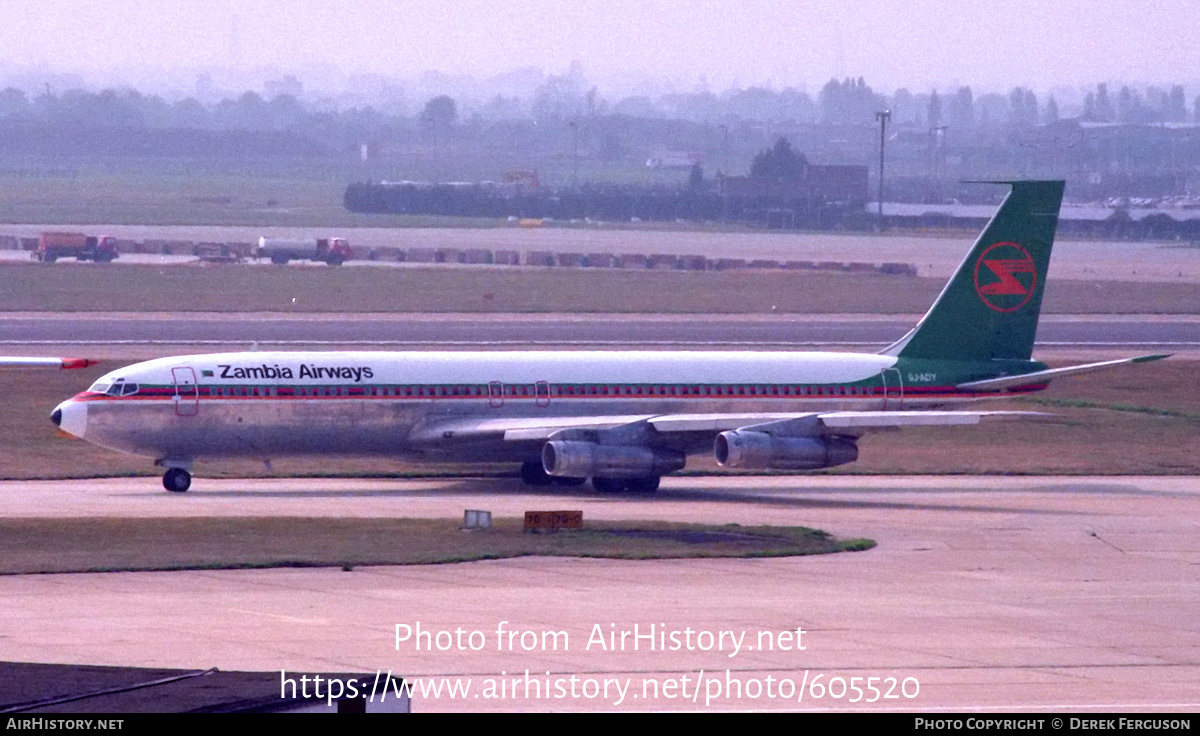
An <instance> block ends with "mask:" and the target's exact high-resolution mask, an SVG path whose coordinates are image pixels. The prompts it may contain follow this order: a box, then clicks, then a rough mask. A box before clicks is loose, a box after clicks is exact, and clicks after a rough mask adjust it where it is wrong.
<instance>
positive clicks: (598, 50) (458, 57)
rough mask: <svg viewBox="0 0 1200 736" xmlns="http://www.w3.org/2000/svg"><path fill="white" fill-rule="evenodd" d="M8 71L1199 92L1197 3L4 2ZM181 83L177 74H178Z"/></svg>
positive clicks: (2, 40) (0, 40) (0, 42)
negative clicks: (522, 75) (531, 74)
mask: <svg viewBox="0 0 1200 736" xmlns="http://www.w3.org/2000/svg"><path fill="white" fill-rule="evenodd" d="M0 11H2V15H0V18H2V19H3V22H2V23H0V49H3V52H2V61H3V63H5V64H6V65H8V66H10V67H11V66H13V65H17V66H25V65H29V66H37V65H45V66H46V67H48V70H49V71H54V72H80V73H82V74H84V75H85V77H87V78H88V79H101V78H103V77H105V76H107V75H108V74H109V73H111V72H112V71H114V70H119V69H125V70H128V69H131V68H135V67H157V68H168V69H178V70H181V72H182V71H183V70H194V69H197V68H201V67H236V68H239V69H241V70H247V71H248V70H251V69H253V68H257V67H262V66H266V65H275V66H277V67H279V68H281V69H283V70H294V71H296V72H299V73H300V76H301V78H302V79H303V71H304V70H305V69H311V68H314V67H316V66H320V65H326V66H331V67H335V68H336V69H338V70H339V71H341V72H344V73H347V74H349V73H357V72H375V73H380V74H385V75H389V76H396V77H401V78H413V77H417V76H419V75H420V74H421V73H423V72H425V71H427V70H440V71H444V72H449V73H462V74H471V75H475V76H478V77H486V76H491V75H494V74H497V73H501V72H505V71H510V70H513V69H517V68H520V67H530V66H535V67H541V68H543V69H544V70H546V71H547V72H549V73H560V74H561V73H564V72H565V71H566V69H567V68H568V66H569V64H570V63H571V61H572V60H575V59H578V60H579V61H581V62H582V63H583V68H584V71H585V73H586V74H587V76H588V79H589V80H590V81H592V82H594V83H597V84H599V85H600V87H601V89H602V91H603V90H605V88H606V87H610V88H611V87H614V86H615V87H618V88H619V87H622V86H624V85H626V84H627V83H628V82H629V80H631V79H635V78H638V77H649V78H661V79H670V80H673V81H675V82H676V83H677V84H680V85H683V86H684V88H690V87H692V86H694V85H695V84H696V83H697V82H698V81H699V80H701V79H702V78H703V79H707V81H708V83H709V85H710V87H711V88H712V89H713V90H714V91H721V90H724V89H726V88H728V87H730V86H731V85H734V84H738V85H740V86H743V87H745V86H750V85H755V84H764V85H766V84H769V85H773V86H775V87H783V86H799V85H807V87H808V89H809V91H810V92H815V91H817V90H818V89H819V88H820V86H821V85H822V84H823V83H824V82H825V81H826V80H828V79H829V78H830V77H831V76H846V75H851V76H859V75H862V76H864V77H865V78H866V80H867V82H868V84H870V85H872V86H873V87H874V88H875V89H877V90H881V91H885V92H890V91H892V90H894V89H895V88H896V87H899V86H908V87H909V88H910V89H913V90H920V89H927V88H929V87H931V86H934V85H936V86H942V87H946V86H950V85H952V84H957V83H963V84H971V85H973V86H975V87H976V88H979V89H1000V90H1005V89H1008V88H1009V87H1012V86H1015V85H1025V86H1030V87H1033V88H1034V89H1037V90H1045V89H1048V88H1050V87H1052V86H1056V85H1084V84H1092V83H1094V82H1097V81H1105V80H1108V81H1129V82H1151V83H1154V82H1159V83H1166V82H1183V83H1188V84H1192V83H1200V73H1197V70H1200V38H1198V33H1197V32H1198V31H1200V1H1197V0H1004V1H992V0H907V1H904V0H859V1H858V2H830V1H829V0H823V1H821V2H810V1H809V0H736V1H735V0H725V1H716V0H506V1H500V0H453V1H443V0H386V1H385V0H377V1H376V2H365V1H359V2H351V1H349V0H203V1H200V0H0ZM181 81H182V80H181Z"/></svg>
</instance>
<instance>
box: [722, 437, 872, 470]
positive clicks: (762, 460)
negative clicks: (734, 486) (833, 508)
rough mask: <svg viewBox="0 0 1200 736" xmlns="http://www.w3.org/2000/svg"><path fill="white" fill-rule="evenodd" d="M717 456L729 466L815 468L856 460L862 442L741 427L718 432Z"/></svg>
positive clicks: (785, 468)
mask: <svg viewBox="0 0 1200 736" xmlns="http://www.w3.org/2000/svg"><path fill="white" fill-rule="evenodd" d="M713 455H714V456H715V457H716V459H717V463H718V464H719V465H721V466H722V467H726V468H747V469H750V470H754V469H763V468H776V469H780V470H815V469H816V468H831V467H833V466H834V465H845V464H846V463H852V462H854V461H855V460H857V459H858V445H856V444H854V441H853V440H849V439H844V438H841V437H774V436H772V435H769V434H767V433H766V432H755V431H752V430H745V429H738V430H734V431H729V432H722V433H720V434H719V435H717V439H716V441H715V442H714V443H713Z"/></svg>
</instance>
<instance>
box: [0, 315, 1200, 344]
mask: <svg viewBox="0 0 1200 736" xmlns="http://www.w3.org/2000/svg"><path fill="white" fill-rule="evenodd" d="M918 319H920V316H919V315H899V316H895V317H890V316H889V317H880V316H875V315H852V314H848V315H821V316H794V315H786V316H779V317H769V316H766V317H764V316H750V317H744V316H720V315H680V316H674V315H672V316H662V315H650V316H642V315H557V314H551V315H525V314H504V315H468V314H463V315H425V314H415V315H412V314H405V315H371V316H364V315H349V314H328V315H302V316H296V315H287V314H211V313H209V314H188V313H178V314H174V313H172V314H158V315H153V316H151V315H145V314H133V313H99V314H77V313H70V314H60V313H49V314H30V313H23V314H8V315H5V316H3V317H2V318H0V345H5V346H19V345H62V346H69V345H92V344H102V345H156V344H157V345H182V344H186V345H197V346H211V347H212V348H213V349H214V350H216V349H225V348H229V349H245V347H246V346H247V345H249V344H251V343H255V342H257V343H259V345H260V346H262V347H281V348H287V347H293V348H295V347H320V346H347V347H353V346H358V347H362V348H364V349H389V348H403V347H406V346H411V347H429V346H435V345H436V346H448V347H456V346H459V347H478V348H486V347H496V348H508V347H512V348H527V347H533V346H595V347H597V348H603V347H606V346H634V347H687V346H696V347H704V348H711V347H714V346H728V347H742V348H744V347H763V348H787V347H821V346H826V347H846V348H864V349H867V348H879V347H882V346H885V345H887V344H890V343H891V342H893V341H895V340H898V339H899V338H901V337H902V336H903V335H904V334H905V333H906V332H907V331H908V330H909V329H911V328H912V327H913V325H915V324H916V322H917V320H918ZM1037 342H1038V346H1039V347H1072V348H1074V347H1080V348H1088V347H1120V346H1129V347H1145V348H1155V349H1158V348H1161V349H1164V350H1171V349H1189V348H1196V347H1200V315H1170V316H1165V315H1163V316H1154V315H1150V316H1144V315H1139V316H1130V315H1089V316H1079V315H1045V316H1043V317H1042V318H1041V321H1040V325H1039V327H1038V334H1037Z"/></svg>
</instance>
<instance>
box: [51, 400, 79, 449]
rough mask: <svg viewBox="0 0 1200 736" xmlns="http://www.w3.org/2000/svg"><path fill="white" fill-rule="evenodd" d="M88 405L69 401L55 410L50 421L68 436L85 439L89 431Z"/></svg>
mask: <svg viewBox="0 0 1200 736" xmlns="http://www.w3.org/2000/svg"><path fill="white" fill-rule="evenodd" d="M87 409H88V408H87V404H85V403H83V402H81V401H72V400H67V401H64V402H63V403H61V404H59V405H58V406H56V407H55V408H54V412H53V413H51V414H50V421H52V422H54V425H55V426H56V427H58V428H59V429H61V430H62V431H64V432H66V433H67V434H70V435H74V436H76V437H79V438H80V439H82V438H83V433H84V432H85V431H86V430H87Z"/></svg>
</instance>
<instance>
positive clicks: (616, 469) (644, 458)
mask: <svg viewBox="0 0 1200 736" xmlns="http://www.w3.org/2000/svg"><path fill="white" fill-rule="evenodd" d="M684 462H685V458H684V456H683V454H682V453H679V452H671V451H670V450H656V449H651V448H649V447H637V446H628V445H599V444H596V443H595V442H571V441H566V440H552V441H550V442H547V443H546V444H545V445H543V446H542V466H543V467H544V468H545V469H546V473H547V474H548V475H553V476H556V477H564V478H591V477H593V476H601V477H604V478H646V477H649V476H659V475H666V474H667V473H673V472H675V471H676V470H679V469H680V468H682V467H683V465H684Z"/></svg>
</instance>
